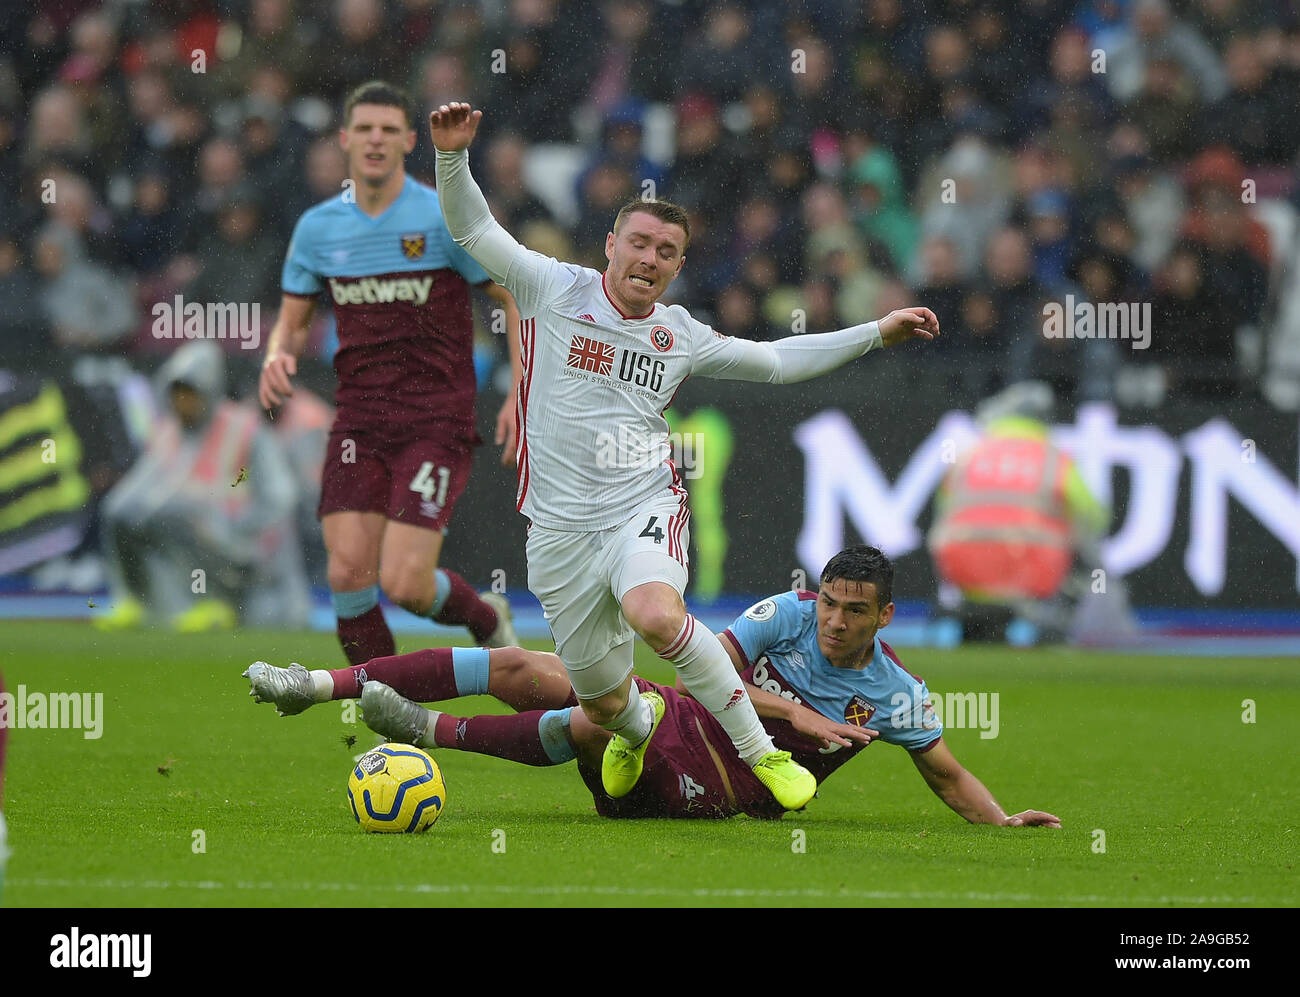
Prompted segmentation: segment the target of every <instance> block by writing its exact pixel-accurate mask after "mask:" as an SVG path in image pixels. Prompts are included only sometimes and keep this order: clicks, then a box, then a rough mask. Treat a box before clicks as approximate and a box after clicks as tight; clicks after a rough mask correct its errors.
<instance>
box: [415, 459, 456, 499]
mask: <svg viewBox="0 0 1300 997" xmlns="http://www.w3.org/2000/svg"><path fill="white" fill-rule="evenodd" d="M432 472H433V461H431V460H426V461H425V462H424V463H423V464H421V465H420V470H419V471H418V472H416V475H415V477H414V478H412V479H411V491H413V492H419V494H420V497H421V498H423V499H424V501H426V502H433V503H435V504H436V505H442V504H443V502H444V501H446V499H447V482H448V481H450V480H451V471H450V470H449V469H447V468H445V467H440V468H438V484H437V485H436V486H435V485H434V483H433V478H432V476H431V475H432ZM435 491H436V492H437V493H438V494H437V497H436V498H435V497H434V492H435Z"/></svg>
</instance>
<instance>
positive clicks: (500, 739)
mask: <svg viewBox="0 0 1300 997" xmlns="http://www.w3.org/2000/svg"><path fill="white" fill-rule="evenodd" d="M568 712H569V711H568V709H564V710H530V711H528V712H527V713H516V714H513V715H511V716H504V717H495V716H488V717H453V716H451V715H449V714H446V713H440V714H438V715H437V721H436V722H435V723H434V724H432V725H431V726H430V730H431V731H432V733H433V737H432V738H431V739H426V740H430V741H431V742H432V743H431V745H430V746H432V747H437V748H455V749H456V750H458V751H474V752H477V753H478V754H480V755H493V756H495V757H496V758H505V759H507V760H509V761H512V762H522V763H523V764H525V765H561V764H563V763H564V762H567V761H570V760H572V759H573V758H575V757H576V755H575V754H574V751H573V748H572V746H571V745H570V744H569V739H568V737H567V736H566V734H565V730H566V728H567V727H568ZM561 714H563V716H561Z"/></svg>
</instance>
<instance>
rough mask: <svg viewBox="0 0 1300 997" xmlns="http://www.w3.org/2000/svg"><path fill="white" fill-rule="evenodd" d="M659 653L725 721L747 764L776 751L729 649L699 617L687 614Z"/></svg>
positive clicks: (707, 705)
mask: <svg viewBox="0 0 1300 997" xmlns="http://www.w3.org/2000/svg"><path fill="white" fill-rule="evenodd" d="M659 656H660V657H661V658H664V659H666V660H667V661H671V662H672V665H673V667H674V668H676V669H677V674H678V675H680V676H681V677H682V681H683V682H684V683H685V684H686V688H687V689H689V690H690V691H691V695H692V696H694V697H695V699H696V701H698V702H699V703H700V704H701V705H702V706H703V707H704V708H705V709H706V710H708V711H709V712H710V713H712V714H713V715H714V716H715V717H716V718H717V720H718V723H720V724H722V729H723V730H725V731H726V732H727V735H728V736H729V737H730V738H731V740H732V742H733V743H734V744H735V746H736V751H737V752H738V753H739V754H740V757H741V758H742V759H743V760H744V762H745V764H746V765H749V766H751V767H752V766H753V765H755V764H756V763H757V762H758V760H759V759H760V758H762V757H763V756H764V755H765V754H767V753H768V752H769V751H772V750H773V747H772V738H771V737H769V736H768V733H767V731H765V730H764V729H763V725H762V723H760V722H759V719H758V713H757V712H756V711H755V710H754V704H753V703H751V702H750V700H749V697H748V696H747V695H745V686H744V683H743V682H741V680H740V676H739V675H737V674H736V669H735V668H733V667H732V665H731V659H730V658H728V657H727V652H726V651H724V650H723V649H722V644H720V643H719V642H718V638H717V636H716V635H714V634H713V633H712V632H711V631H710V630H709V629H708V628H707V627H702V626H697V625H696V623H695V617H693V616H690V615H687V617H686V622H685V623H683V624H682V629H681V630H680V631H678V633H677V636H676V637H675V638H673V640H672V642H671V643H669V645H668V646H667V647H665V648H664V649H663V650H661V651H660V652H659Z"/></svg>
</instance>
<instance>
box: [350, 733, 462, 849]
mask: <svg viewBox="0 0 1300 997" xmlns="http://www.w3.org/2000/svg"><path fill="white" fill-rule="evenodd" d="M446 802H447V786H446V783H444V782H443V779H442V770H441V769H439V768H438V763H437V762H435V761H434V760H433V759H432V758H430V757H429V755H428V754H426V753H425V752H423V751H421V750H420V749H419V748H415V747H412V746H411V745H409V744H381V745H380V746H379V747H377V748H374V749H372V750H370V751H367V752H366V753H365V754H364V755H362V756H361V759H360V761H358V762H357V764H356V766H355V767H354V768H353V769H352V775H351V776H350V777H349V778H348V804H349V805H350V806H351V807H352V816H353V817H355V818H356V819H357V823H358V824H360V825H361V827H362V829H363V830H366V831H381V832H388V833H413V832H415V831H427V830H428V829H429V828H430V827H431V826H432V824H433V822H434V821H435V820H437V819H438V815H439V814H441V813H442V808H443V806H444V805H445V804H446Z"/></svg>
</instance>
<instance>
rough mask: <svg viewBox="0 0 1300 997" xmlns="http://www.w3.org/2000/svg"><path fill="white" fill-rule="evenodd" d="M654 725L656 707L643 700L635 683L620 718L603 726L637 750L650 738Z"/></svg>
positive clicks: (619, 715) (617, 717)
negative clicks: (637, 747)
mask: <svg viewBox="0 0 1300 997" xmlns="http://www.w3.org/2000/svg"><path fill="white" fill-rule="evenodd" d="M654 724H655V710H654V707H653V706H651V705H650V704H649V703H647V702H646V701H645V700H644V699H642V698H641V693H640V692H639V691H638V690H637V687H636V683H635V682H633V683H632V690H631V692H629V693H628V696H627V705H626V706H624V707H623V709H622V710H621V711H620V712H619V714H618V716H616V717H615V718H614V719H613V720H611V721H610V722H609V723H607V724H602V725H601V726H602V727H604V728H605V730H607V731H609V732H610V733H611V734H617V735H618V736H619V737H621V738H623V740H625V741H627V743H628V744H630V745H631V746H632V747H634V748H635V747H636V746H637V745H639V744H640V743H641V742H642V741H644V740H645V739H646V738H647V737H649V736H650V729H651V728H652V727H654Z"/></svg>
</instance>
